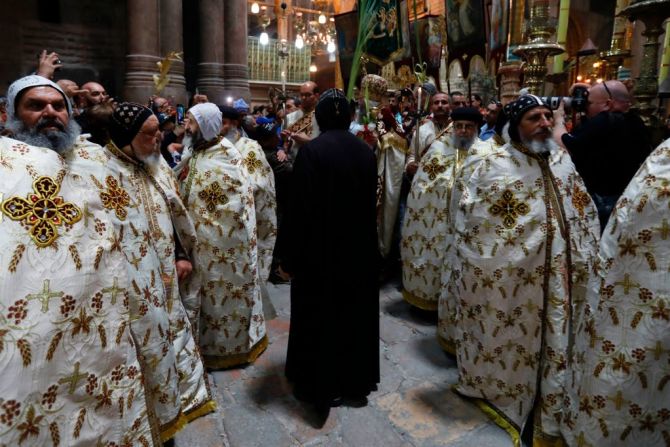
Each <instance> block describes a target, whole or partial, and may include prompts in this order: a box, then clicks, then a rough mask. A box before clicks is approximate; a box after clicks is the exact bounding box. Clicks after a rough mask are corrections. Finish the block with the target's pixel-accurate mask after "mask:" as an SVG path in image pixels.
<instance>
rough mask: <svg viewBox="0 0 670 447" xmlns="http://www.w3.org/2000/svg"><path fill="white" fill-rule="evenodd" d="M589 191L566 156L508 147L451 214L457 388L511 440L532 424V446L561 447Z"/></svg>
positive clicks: (583, 273) (591, 222)
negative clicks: (578, 199)
mask: <svg viewBox="0 0 670 447" xmlns="http://www.w3.org/2000/svg"><path fill="white" fill-rule="evenodd" d="M583 191H585V188H584V184H583V182H582V180H581V178H580V177H579V175H578V174H577V173H576V171H575V168H574V165H573V164H572V161H571V160H570V157H569V155H568V154H567V152H566V151H565V150H563V149H559V150H556V151H554V152H552V153H551V154H550V155H549V156H548V158H543V157H541V156H538V155H535V154H532V153H530V152H529V151H528V150H527V149H525V148H523V147H521V146H512V145H509V144H508V145H505V146H503V147H502V148H499V149H496V150H494V151H492V152H491V153H490V154H489V155H487V156H485V157H483V159H482V160H480V161H479V162H477V164H476V166H475V167H474V169H473V170H472V172H471V173H470V174H469V178H467V179H466V180H465V181H464V182H462V191H460V197H459V199H458V203H457V204H456V203H454V204H453V226H454V230H453V231H454V235H453V245H454V247H453V250H452V251H451V252H450V255H449V260H448V264H449V265H450V266H451V268H452V275H451V281H450V283H449V287H450V288H451V293H452V296H453V300H454V301H453V302H454V303H455V304H456V316H455V322H456V326H455V330H454V333H453V334H454V340H455V345H456V354H457V361H458V367H459V382H458V384H457V386H456V388H457V391H458V392H459V393H460V394H461V395H463V396H466V397H470V398H473V399H477V400H478V405H480V407H482V408H484V409H485V411H486V412H487V414H489V415H491V416H493V417H494V420H496V421H505V424H506V425H505V428H506V429H507V430H508V432H510V433H511V434H512V435H513V436H512V437H513V439H514V438H515V436H518V435H520V433H521V432H522V431H523V428H524V426H525V424H526V423H533V425H534V427H533V428H534V430H533V431H534V437H535V438H538V439H544V440H545V441H546V442H549V441H551V442H560V436H561V433H560V428H561V427H560V424H561V420H562V417H563V402H564V398H565V394H564V389H565V384H566V381H567V376H568V370H567V367H568V359H569V357H570V352H571V349H572V345H573V339H574V329H573V326H572V323H573V315H578V314H579V312H580V310H581V307H582V306H583V302H584V297H585V292H586V282H587V278H588V274H589V272H590V271H591V270H592V269H593V265H594V262H595V258H596V250H597V243H598V234H599V229H598V228H599V226H598V220H597V215H596V210H595V206H594V205H593V204H592V202H591V201H588V202H587V203H585V204H580V205H579V206H575V205H573V201H572V198H573V196H574V195H575V194H577V195H580V193H581V192H583ZM533 408H535V416H536V418H535V420H534V421H528V415H529V414H530V412H531V410H532V409H533ZM516 439H518V437H517V438H516Z"/></svg>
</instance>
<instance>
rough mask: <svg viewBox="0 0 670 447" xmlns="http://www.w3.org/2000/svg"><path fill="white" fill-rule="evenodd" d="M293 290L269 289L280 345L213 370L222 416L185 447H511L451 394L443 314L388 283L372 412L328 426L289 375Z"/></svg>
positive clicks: (342, 412) (338, 417) (334, 416)
mask: <svg viewBox="0 0 670 447" xmlns="http://www.w3.org/2000/svg"><path fill="white" fill-rule="evenodd" d="M289 288H290V286H288V285H280V286H274V285H272V284H268V289H269V292H270V297H271V299H272V302H273V303H274V305H275V307H276V308H277V313H278V316H277V318H275V319H274V320H272V321H270V322H269V323H268V331H269V336H270V346H269V347H268V349H267V351H266V352H265V353H264V354H263V355H262V356H261V357H260V358H259V359H258V360H257V361H256V363H254V364H253V365H251V366H248V367H246V368H242V369H234V370H228V371H215V372H213V373H211V374H210V383H211V385H212V392H213V393H214V396H215V398H216V400H217V402H218V405H219V409H218V411H217V412H215V413H213V414H211V415H208V416H205V417H203V418H200V419H198V420H196V421H194V422H192V423H191V424H190V425H189V426H188V427H186V428H185V429H184V430H183V431H182V432H181V433H179V434H178V435H177V437H176V445H177V446H178V447H186V446H189V447H190V446H203V447H205V446H206V447H218V446H232V447H252V446H263V447H265V446H272V447H274V446H356V447H358V446H361V447H373V446H383V447H396V446H398V447H401V446H402V447H423V446H426V447H427V446H454V447H456V446H458V447H461V446H462V447H465V446H477V447H480V446H481V447H498V446H500V447H502V446H505V447H507V446H511V445H512V442H511V441H510V439H509V437H508V436H507V434H506V433H505V432H504V431H503V430H501V429H499V428H498V427H497V426H495V425H494V424H493V423H492V422H490V421H489V420H488V419H487V418H486V417H485V416H484V415H483V413H481V412H480V411H479V410H478V409H476V408H475V407H474V406H473V405H471V404H469V403H468V402H466V401H464V400H462V399H461V398H459V397H458V396H457V395H455V394H454V393H452V392H451V391H450V386H451V385H452V384H453V383H454V382H455V381H456V378H457V371H456V368H455V364H454V362H453V361H452V360H451V359H449V358H448V357H447V356H446V355H445V354H444V353H443V352H442V351H441V349H440V347H439V345H438V344H437V341H436V339H435V323H436V317H434V316H431V315H429V314H424V313H422V312H419V311H415V310H414V309H411V308H410V307H409V305H407V304H406V303H405V302H404V301H403V300H402V297H401V295H400V292H398V290H397V285H394V284H388V285H386V286H384V287H383V288H382V290H381V291H380V310H381V313H380V318H381V324H380V327H381V329H380V342H381V345H380V355H381V383H380V385H379V391H377V392H375V393H372V394H371V395H370V397H369V404H368V406H367V407H364V408H348V407H338V408H333V409H332V411H331V412H330V417H329V418H328V421H327V422H326V424H325V426H324V427H323V428H321V429H315V428H313V427H312V424H311V421H312V420H313V419H312V418H311V416H312V413H311V412H310V411H309V409H307V408H305V407H304V406H303V405H302V404H301V403H300V402H298V401H297V400H295V398H294V397H293V396H292V394H291V389H290V386H289V385H288V383H287V382H286V379H285V378H284V374H283V372H284V361H285V356H286V345H287V341H288V328H289V311H290V303H289Z"/></svg>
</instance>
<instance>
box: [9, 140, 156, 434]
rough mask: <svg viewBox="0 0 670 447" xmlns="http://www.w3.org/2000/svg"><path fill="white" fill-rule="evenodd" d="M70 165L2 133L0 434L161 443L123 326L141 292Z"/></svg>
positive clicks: (95, 199) (130, 335)
mask: <svg viewBox="0 0 670 447" xmlns="http://www.w3.org/2000/svg"><path fill="white" fill-rule="evenodd" d="M68 169H69V167H68V166H67V165H66V164H65V162H64V161H63V159H62V158H61V157H60V156H59V155H58V154H57V153H56V152H54V151H52V150H48V149H43V148H37V147H33V146H28V145H26V144H23V143H21V142H18V141H15V140H11V139H8V138H1V137H0V174H1V175H0V203H1V205H0V208H1V209H2V211H1V212H0V314H1V315H2V317H1V318H0V372H1V373H2V377H3V379H2V380H1V381H0V402H1V404H0V444H1V445H7V446H10V445H11V446H18V445H31V446H37V445H40V446H41V445H61V446H92V445H153V446H160V445H161V441H160V439H159V430H158V426H157V422H158V421H157V420H156V417H155V415H154V413H153V409H152V407H151V406H148V405H147V390H146V388H145V385H144V382H145V380H146V376H145V370H144V368H143V366H141V362H140V361H139V358H138V349H137V342H138V339H137V338H136V337H135V334H134V332H133V330H132V328H131V324H130V320H131V302H132V301H137V300H139V299H140V296H141V291H139V292H138V291H137V290H136V289H135V288H133V287H132V278H131V277H130V276H129V272H130V268H131V266H130V265H129V264H128V262H127V260H126V258H125V256H124V255H123V253H122V252H121V251H120V250H118V247H117V245H116V243H115V240H116V237H117V236H118V233H117V231H116V230H117V229H116V228H115V224H114V223H113V222H112V220H111V219H110V218H109V213H108V212H107V209H106V208H104V207H103V206H102V202H101V200H100V198H99V196H98V194H97V188H96V186H95V185H94V184H93V183H92V182H90V181H88V180H86V179H84V178H82V177H79V176H77V175H76V174H74V173H73V172H72V171H69V170H68ZM19 199H21V200H27V201H28V203H31V204H32V205H30V207H29V209H30V210H31V212H34V213H35V215H36V219H37V221H34V220H32V219H31V216H33V214H30V213H27V214H26V215H25V217H24V218H21V219H19V218H18V217H19V215H18V214H17V212H18V209H17V204H18V203H23V202H21V200H19ZM24 205H25V203H24ZM75 210H76V211H75ZM41 219H45V220H50V222H49V225H44V226H43V227H42V228H44V229H49V231H47V230H40V231H34V229H35V225H39V223H40V222H41ZM42 235H44V236H45V238H42V237H41V236H42Z"/></svg>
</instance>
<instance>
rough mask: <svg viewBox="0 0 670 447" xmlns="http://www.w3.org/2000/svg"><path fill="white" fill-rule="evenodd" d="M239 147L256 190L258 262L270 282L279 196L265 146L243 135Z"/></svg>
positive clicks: (264, 278)
mask: <svg viewBox="0 0 670 447" xmlns="http://www.w3.org/2000/svg"><path fill="white" fill-rule="evenodd" d="M235 148H236V149H237V150H238V151H239V152H240V155H241V156H242V164H241V168H242V171H243V172H244V175H245V176H246V177H247V178H248V179H249V182H250V183H251V187H252V188H253V190H254V207H255V209H256V232H257V238H258V265H259V269H260V276H261V281H263V282H264V281H267V279H268V277H269V276H270V268H271V266H272V252H273V251H274V248H275V240H276V239H277V199H276V194H275V179H274V174H273V173H272V168H270V164H269V163H268V161H267V159H266V158H265V153H264V152H263V149H262V148H261V146H260V145H259V144H258V143H257V142H256V141H254V140H251V139H249V138H244V137H242V138H240V139H239V140H237V142H235Z"/></svg>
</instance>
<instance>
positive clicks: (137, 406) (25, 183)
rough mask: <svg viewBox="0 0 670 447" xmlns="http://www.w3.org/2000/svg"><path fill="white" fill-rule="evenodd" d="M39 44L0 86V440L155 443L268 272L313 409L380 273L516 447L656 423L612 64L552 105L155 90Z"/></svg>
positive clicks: (655, 339) (663, 298) (250, 340)
mask: <svg viewBox="0 0 670 447" xmlns="http://www.w3.org/2000/svg"><path fill="white" fill-rule="evenodd" d="M58 64H59V61H58V56H57V54H55V53H49V54H47V53H46V52H44V53H43V54H42V57H41V63H40V67H39V68H38V70H37V72H36V74H34V75H29V76H26V77H22V78H20V79H18V80H16V81H15V82H14V83H12V84H11V85H10V87H9V89H8V91H7V97H6V102H5V103H4V104H3V110H4V112H5V113H6V118H4V119H3V121H4V125H3V129H2V135H3V136H2V137H0V171H2V172H3V173H4V174H5V175H2V176H0V213H1V214H0V217H2V219H0V227H1V229H2V231H1V234H2V236H1V237H0V253H1V254H0V278H1V280H0V293H1V295H0V296H2V297H3V300H2V303H1V304H2V308H1V310H0V312H1V313H0V315H2V320H1V322H2V323H1V324H0V356H2V359H3V372H4V373H5V374H4V377H5V380H3V385H2V386H0V424H2V425H3V430H1V431H0V441H1V442H0V443H2V444H7V445H19V444H22V443H24V442H25V443H27V444H30V445H94V444H97V445H109V446H112V445H163V444H164V443H166V444H169V443H170V442H171V440H172V439H173V437H174V435H175V433H177V432H178V431H179V430H180V429H181V428H183V427H184V426H185V425H186V424H187V423H189V422H190V421H192V420H194V419H196V418H198V417H200V416H202V415H204V414H207V413H209V412H211V411H213V410H214V409H215V407H216V404H215V402H214V400H213V398H212V395H211V393H210V390H209V386H208V383H207V376H206V369H220V368H234V367H239V366H242V365H245V364H249V363H251V362H254V361H255V360H256V359H257V358H258V356H259V355H262V353H263V351H264V350H265V349H266V347H267V346H268V343H269V342H271V341H270V340H268V334H267V330H266V322H267V321H268V320H269V319H272V318H274V316H275V315H274V309H273V307H272V302H271V301H270V300H269V296H268V291H267V288H266V283H267V282H268V281H272V282H275V283H286V282H290V284H291V326H290V334H289V346H288V352H287V361H286V376H287V378H288V379H289V381H290V382H291V383H292V384H293V392H294V395H295V397H296V398H297V399H299V400H302V401H306V402H308V403H309V404H311V405H312V406H313V408H314V410H315V412H316V414H317V415H318V416H319V421H320V422H319V423H320V424H323V423H325V421H326V419H327V418H328V414H329V411H330V408H331V407H333V406H337V405H351V406H363V405H366V404H367V396H368V395H369V394H370V393H371V392H373V391H374V390H376V388H377V384H378V383H379V380H380V372H379V297H378V294H379V284H380V282H383V281H385V280H386V279H388V278H389V277H393V275H398V276H399V277H400V278H401V285H402V296H403V298H404V300H405V301H407V303H408V305H410V306H414V307H417V308H419V309H422V310H423V311H426V312H436V313H437V315H438V319H437V321H438V324H437V328H436V335H437V336H436V343H439V344H440V346H442V348H443V349H444V350H445V352H446V353H447V355H451V356H454V358H455V359H456V362H457V365H458V376H459V377H458V382H457V383H456V385H455V386H454V391H455V392H456V393H458V394H459V395H461V396H463V398H465V399H469V400H471V401H472V402H473V403H474V404H475V405H477V406H478V407H480V408H481V409H482V410H483V411H484V412H486V414H487V415H489V416H490V417H491V418H493V419H494V420H495V421H496V423H498V424H499V425H500V426H501V427H503V428H504V429H505V430H506V431H507V432H508V433H509V434H510V436H511V437H512V439H513V441H514V443H515V445H520V444H521V442H522V441H523V442H524V443H527V444H528V445H531V444H532V445H535V444H538V445H561V443H566V444H568V445H575V446H577V445H579V446H583V445H598V446H600V445H629V444H630V445H632V444H634V443H642V444H644V445H664V444H666V443H667V442H668V439H669V438H668V437H669V436H670V435H668V433H670V407H669V405H668V402H670V399H669V398H668V392H667V391H666V384H667V382H668V381H669V380H670V373H669V372H668V365H669V364H670V363H669V362H670V336H669V334H670V331H669V325H670V303H668V302H667V301H668V296H670V281H669V280H668V271H670V253H668V250H669V249H670V243H669V242H668V241H669V240H670V239H669V238H668V235H669V234H670V226H669V225H668V210H670V192H669V191H670V190H669V189H668V185H670V171H669V170H668V168H667V166H668V165H669V164H670V143H668V142H667V141H666V142H664V143H662V144H661V145H660V146H658V147H657V148H656V149H653V148H652V146H651V138H650V136H649V134H648V133H647V130H646V128H645V127H644V124H643V123H642V121H641V120H640V118H639V117H637V116H636V115H635V114H634V112H632V111H630V107H631V103H632V102H631V96H630V94H629V93H628V90H627V89H626V86H624V85H623V84H622V83H620V82H618V81H606V82H603V83H599V84H596V85H593V86H589V88H588V95H587V98H588V101H587V105H586V107H585V109H584V110H583V113H582V114H581V115H580V114H572V116H571V117H570V114H568V113H566V111H565V108H564V106H563V105H561V106H560V107H559V108H558V109H556V110H552V109H551V108H550V107H549V106H548V105H547V104H546V103H545V102H543V100H542V99H541V98H539V97H537V96H533V95H530V94H523V95H520V96H519V97H518V98H517V99H516V100H514V101H512V102H510V103H508V104H506V105H504V106H503V105H502V104H501V103H500V102H498V101H496V100H495V99H492V100H490V101H489V102H487V103H484V102H483V101H482V98H481V97H479V96H477V95H472V96H469V97H468V96H466V95H463V94H462V93H460V92H448V93H445V92H441V91H438V90H437V89H436V88H435V86H432V85H429V84H426V85H423V86H421V88H420V89H415V90H411V89H403V90H400V91H397V92H392V93H391V94H389V93H388V91H387V88H386V84H385V83H384V82H383V80H382V79H381V78H380V77H378V76H377V77H374V75H368V76H366V77H365V78H364V79H363V80H362V84H361V94H360V98H361V99H360V100H359V101H357V102H352V101H350V100H349V99H347V98H346V97H345V95H344V94H343V93H342V92H341V91H340V90H337V89H329V90H327V91H325V92H320V90H319V87H318V86H317V85H316V84H315V83H314V82H311V81H310V82H305V83H304V84H302V85H301V86H300V90H299V96H297V97H295V98H283V101H281V102H274V103H272V104H268V105H263V106H257V107H255V108H252V109H250V106H249V104H248V103H247V102H246V101H245V100H244V99H241V98H240V99H238V100H236V101H234V102H233V103H232V104H226V105H224V104H220V105H217V104H213V103H212V102H210V101H209V100H208V98H207V97H206V96H205V95H202V94H198V95H194V97H193V98H192V102H191V104H188V106H187V107H182V106H181V105H178V104H172V103H171V101H170V100H169V99H167V98H163V97H159V96H154V97H151V98H148V100H147V103H145V104H138V103H132V102H124V101H121V100H113V99H111V98H109V96H108V95H107V92H106V90H105V88H104V87H103V86H102V85H100V84H98V83H96V82H88V83H86V84H84V85H82V88H81V89H80V88H79V86H78V85H76V84H75V83H74V82H72V81H69V80H64V79H61V80H59V81H58V82H53V81H52V80H51V79H50V78H51V77H53V74H54V71H55V69H56V68H57V66H58ZM363 91H364V92H363ZM419 92H422V93H419ZM568 118H571V120H572V121H574V122H573V123H572V125H571V126H567V127H566V120H567V119H568ZM568 127H571V128H572V130H571V131H570V132H568V131H567V128H568Z"/></svg>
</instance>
